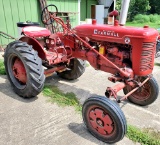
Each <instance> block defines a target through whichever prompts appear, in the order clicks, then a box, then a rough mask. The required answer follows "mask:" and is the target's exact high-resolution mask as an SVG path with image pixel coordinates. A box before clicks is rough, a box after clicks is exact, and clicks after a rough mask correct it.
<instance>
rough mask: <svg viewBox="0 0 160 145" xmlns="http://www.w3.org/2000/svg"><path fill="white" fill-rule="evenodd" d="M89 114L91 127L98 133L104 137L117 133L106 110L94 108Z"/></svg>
mask: <svg viewBox="0 0 160 145" xmlns="http://www.w3.org/2000/svg"><path fill="white" fill-rule="evenodd" d="M87 114H88V115H87V120H88V122H89V125H90V126H91V127H92V129H93V130H94V131H95V132H96V133H98V134H99V135H101V136H104V137H108V136H112V135H113V134H114V133H115V129H116V128H115V123H114V121H113V119H112V118H111V116H110V115H109V114H108V112H107V111H106V110H104V109H102V108H100V107H98V106H93V107H90V109H89V111H88V113H87Z"/></svg>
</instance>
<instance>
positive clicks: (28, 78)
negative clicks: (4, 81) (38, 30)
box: [4, 41, 45, 98]
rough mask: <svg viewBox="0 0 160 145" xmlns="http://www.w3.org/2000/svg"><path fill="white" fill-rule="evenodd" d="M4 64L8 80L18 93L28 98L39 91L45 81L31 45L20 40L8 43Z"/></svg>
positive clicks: (40, 64) (40, 62)
mask: <svg viewBox="0 0 160 145" xmlns="http://www.w3.org/2000/svg"><path fill="white" fill-rule="evenodd" d="M4 64H5V69H6V73H7V75H8V78H9V81H10V83H11V84H12V86H13V89H14V90H15V92H16V93H17V94H18V95H20V96H21V97H26V98H30V97H34V96H36V95H38V94H39V93H40V92H41V90H42V88H43V86H44V81H45V76H44V69H43V66H42V61H41V59H40V58H39V57H38V55H37V52H36V51H35V50H34V49H33V48H32V46H30V45H28V44H27V43H25V42H21V41H14V42H12V43H10V44H8V46H7V48H6V50H5V54H4Z"/></svg>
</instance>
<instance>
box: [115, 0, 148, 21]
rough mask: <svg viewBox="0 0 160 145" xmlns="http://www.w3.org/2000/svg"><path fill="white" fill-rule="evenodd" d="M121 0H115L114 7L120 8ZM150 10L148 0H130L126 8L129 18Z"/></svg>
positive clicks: (131, 18)
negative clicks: (127, 8)
mask: <svg viewBox="0 0 160 145" xmlns="http://www.w3.org/2000/svg"><path fill="white" fill-rule="evenodd" d="M121 2H122V0H117V2H116V8H118V10H120V5H121ZM148 10H150V5H149V0H131V1H130V6H129V10H128V18H129V20H133V18H134V16H135V15H136V14H146V13H147V11H148Z"/></svg>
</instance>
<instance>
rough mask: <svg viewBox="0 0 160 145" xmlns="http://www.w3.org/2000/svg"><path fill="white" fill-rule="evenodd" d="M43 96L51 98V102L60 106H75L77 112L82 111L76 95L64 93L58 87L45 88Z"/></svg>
mask: <svg viewBox="0 0 160 145" xmlns="http://www.w3.org/2000/svg"><path fill="white" fill-rule="evenodd" d="M43 94H44V95H45V96H47V97H49V101H51V102H52V103H57V104H58V105H60V106H74V107H75V108H76V110H77V111H81V110H82V109H81V108H82V107H81V105H80V103H79V101H78V100H77V98H76V96H75V94H74V93H72V92H69V93H64V92H62V91H61V90H59V89H58V88H57V87H56V86H45V87H44V89H43Z"/></svg>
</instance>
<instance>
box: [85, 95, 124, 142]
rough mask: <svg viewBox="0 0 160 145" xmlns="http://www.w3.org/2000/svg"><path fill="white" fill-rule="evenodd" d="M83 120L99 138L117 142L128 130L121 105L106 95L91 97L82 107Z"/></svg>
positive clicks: (104, 140)
mask: <svg viewBox="0 0 160 145" xmlns="http://www.w3.org/2000/svg"><path fill="white" fill-rule="evenodd" d="M82 115H83V121H84V123H85V125H86V127H87V129H88V130H89V131H90V132H91V134H92V135H93V136H95V137H96V138H97V139H99V140H101V141H103V142H106V143H109V144H111V143H116V142H118V141H120V140H121V139H123V137H124V135H125V134H126V131H127V123H126V119H125V116H124V114H123V112H122V111H121V109H120V108H119V106H118V105H117V104H115V103H114V102H112V101H111V100H109V99H108V98H105V97H100V96H98V97H91V98H89V99H87V100H86V101H85V103H84V104H83V108H82Z"/></svg>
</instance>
